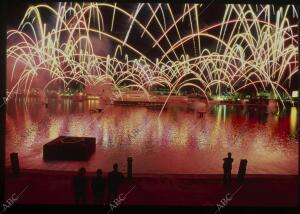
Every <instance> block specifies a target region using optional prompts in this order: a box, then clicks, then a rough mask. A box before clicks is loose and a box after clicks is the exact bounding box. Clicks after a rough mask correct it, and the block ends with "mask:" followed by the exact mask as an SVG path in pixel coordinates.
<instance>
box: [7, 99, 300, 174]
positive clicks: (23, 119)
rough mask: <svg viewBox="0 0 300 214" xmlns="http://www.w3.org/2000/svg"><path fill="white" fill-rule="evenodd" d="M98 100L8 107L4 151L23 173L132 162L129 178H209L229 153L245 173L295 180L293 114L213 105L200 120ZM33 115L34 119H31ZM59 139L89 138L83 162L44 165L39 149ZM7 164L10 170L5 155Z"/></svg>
mask: <svg viewBox="0 0 300 214" xmlns="http://www.w3.org/2000/svg"><path fill="white" fill-rule="evenodd" d="M99 105H101V103H100V102H99V101H84V102H74V101H72V100H68V99H66V100H62V101H55V100H53V101H51V103H49V106H48V108H45V106H44V105H42V104H40V102H31V103H30V106H29V107H28V108H27V109H25V108H24V105H23V102H19V101H16V102H15V101H11V102H10V103H9V104H8V108H7V109H8V112H7V121H6V126H7V130H6V140H7V146H6V149H7V151H6V152H7V153H6V154H9V153H10V152H18V153H19V157H20V160H21V163H22V167H24V168H32V169H51V170H76V169H77V168H78V167H79V166H85V167H86V168H87V170H89V171H94V170H96V169H97V168H99V167H101V168H102V169H103V170H104V171H109V170H110V169H111V165H112V163H114V162H118V163H119V164H120V166H121V170H124V171H126V159H127V157H128V156H132V157H133V158H134V172H135V173H166V174H172V173H178V174H179V173H180V174H201V173H202V174H216V173H221V172H222V158H223V157H224V156H226V154H227V152H228V151H230V152H232V154H233V157H234V159H235V162H234V165H233V171H234V173H237V171H238V165H239V160H240V159H244V158H246V159H247V160H248V163H249V165H248V173H254V174H297V169H298V165H297V163H298V143H297V139H296V131H297V127H298V124H297V114H298V112H297V111H298V110H297V109H296V108H294V107H293V108H291V109H290V110H280V111H279V112H278V113H276V114H273V113H268V109H267V108H266V107H259V108H257V107H242V106H225V105H220V106H215V107H214V108H212V110H211V112H209V113H207V114H205V116H204V117H203V118H200V117H199V116H198V115H197V114H195V112H189V111H185V110H179V109H176V108H172V109H169V110H166V111H163V113H162V114H161V116H160V118H159V120H157V116H158V114H159V111H155V110H150V109H146V108H141V107H121V106H114V105H107V106H103V108H104V111H103V112H101V113H94V112H92V111H90V109H93V108H97V107H98V106H99ZM37 112H38V113H37ZM59 135H70V136H91V137H93V136H94V137H96V139H97V141H96V142H97V147H96V153H95V154H94V155H93V156H92V158H91V159H90V160H89V161H87V162H67V163H66V162H60V161H57V162H48V163H46V162H44V161H43V159H42V146H43V144H45V143H47V142H48V141H50V140H52V139H54V138H56V137H57V136H59ZM6 164H8V165H9V164H10V161H9V155H7V156H6Z"/></svg>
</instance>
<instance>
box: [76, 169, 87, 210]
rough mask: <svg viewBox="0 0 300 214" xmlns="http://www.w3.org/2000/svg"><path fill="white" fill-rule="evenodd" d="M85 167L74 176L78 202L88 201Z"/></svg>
mask: <svg viewBox="0 0 300 214" xmlns="http://www.w3.org/2000/svg"><path fill="white" fill-rule="evenodd" d="M85 172H86V171H85V168H83V167H82V168H80V169H79V171H78V175H76V176H75V177H74V192H75V202H76V204H79V203H83V204H84V203H85V202H86V187H87V177H86V176H85Z"/></svg>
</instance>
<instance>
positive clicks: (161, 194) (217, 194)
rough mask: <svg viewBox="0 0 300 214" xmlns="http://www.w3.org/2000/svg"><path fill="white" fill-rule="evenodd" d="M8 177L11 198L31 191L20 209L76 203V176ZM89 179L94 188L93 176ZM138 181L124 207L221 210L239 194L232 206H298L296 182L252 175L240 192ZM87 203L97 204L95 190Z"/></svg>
mask: <svg viewBox="0 0 300 214" xmlns="http://www.w3.org/2000/svg"><path fill="white" fill-rule="evenodd" d="M9 171H10V170H7V174H6V190H5V192H6V198H10V197H11V195H12V194H13V193H15V194H16V195H18V194H19V193H20V192H22V190H23V189H24V188H26V187H27V186H28V185H30V186H28V188H27V189H26V190H25V191H24V192H23V194H22V195H21V196H20V197H19V200H18V201H17V203H18V204H73V203H74V200H73V199H74V198H73V189H72V177H73V175H74V174H75V172H74V173H70V172H54V171H37V170H30V171H29V170H26V171H22V174H21V175H20V176H19V177H14V176H12V175H10V174H9ZM87 175H88V177H89V182H90V180H91V179H90V177H91V176H92V174H91V173H87ZM104 176H105V177H106V174H104ZM134 177H135V178H134V180H133V181H131V182H129V181H126V182H125V183H124V184H123V185H122V187H121V188H120V191H119V193H122V194H123V195H122V196H123V197H124V195H125V194H126V193H128V191H129V190H130V189H132V191H131V192H130V193H128V194H127V196H126V199H125V200H124V201H122V204H121V205H176V206H178V205H180V206H181V205H183V206H216V205H217V204H220V201H221V200H222V199H223V198H225V196H226V194H227V193H233V192H235V191H237V190H238V191H237V192H236V194H235V195H234V196H233V197H232V200H231V201H229V202H228V204H227V206H268V207H269V206H292V207H294V206H297V199H298V190H299V188H298V187H299V186H298V185H299V184H298V180H297V176H278V175H276V176H275V175H264V176H262V175H248V177H247V179H246V182H245V183H244V184H243V185H242V186H241V187H240V185H239V184H238V183H237V182H236V181H235V180H233V182H232V186H231V188H228V187H225V186H224V185H223V184H222V176H221V175H134ZM233 177H235V176H233ZM89 184H90V183H89ZM87 203H89V204H92V203H93V198H92V194H91V189H90V188H88V196H87Z"/></svg>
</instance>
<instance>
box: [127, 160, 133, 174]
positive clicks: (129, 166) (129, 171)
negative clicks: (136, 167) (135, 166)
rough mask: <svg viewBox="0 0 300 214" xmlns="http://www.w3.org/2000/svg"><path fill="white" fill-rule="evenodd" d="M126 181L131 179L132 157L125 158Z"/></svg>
mask: <svg viewBox="0 0 300 214" xmlns="http://www.w3.org/2000/svg"><path fill="white" fill-rule="evenodd" d="M127 179H128V180H131V179H132V157H128V158H127Z"/></svg>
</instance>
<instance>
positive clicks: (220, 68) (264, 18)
mask: <svg viewBox="0 0 300 214" xmlns="http://www.w3.org/2000/svg"><path fill="white" fill-rule="evenodd" d="M205 8H206V7H205V6H203V5H202V4H185V5H183V6H182V14H181V15H180V16H177V17H176V16H175V13H174V12H173V11H172V7H171V5H169V4H157V5H152V4H136V8H135V10H134V12H133V13H132V14H131V13H130V12H128V11H126V10H124V9H122V7H121V6H119V5H118V4H116V3H112V4H109V3H84V4H78V3H76V4H70V3H60V4H59V5H58V7H57V8H54V7H50V6H48V5H45V4H41V5H36V6H32V7H30V8H29V9H28V10H27V12H26V14H25V16H24V18H23V20H22V22H21V23H20V25H19V28H18V29H13V30H9V31H8V37H7V39H8V41H10V40H11V41H14V42H13V44H11V45H10V46H9V47H8V49H7V58H11V59H12V60H13V61H14V66H13V69H12V71H11V72H12V73H11V77H12V78H13V77H14V75H17V74H15V69H16V66H17V65H18V63H21V64H22V65H24V70H23V71H22V73H21V74H19V75H18V78H17V82H16V83H14V84H13V87H12V88H11V90H10V91H9V93H8V97H10V96H12V95H13V94H18V93H19V92H20V91H22V92H25V93H26V94H27V96H28V94H29V91H30V89H31V86H32V81H33V80H34V79H35V78H37V75H38V74H39V73H41V72H47V73H48V74H49V75H50V77H51V81H49V82H48V83H47V84H46V85H44V86H43V90H46V89H47V88H48V87H49V86H50V85H51V84H55V83H60V84H62V85H63V87H64V88H65V89H66V88H68V87H69V85H70V83H72V82H77V83H81V84H83V85H85V86H94V85H96V84H101V83H103V84H104V83H105V84H107V82H109V84H111V86H112V87H113V88H115V89H117V91H118V93H117V95H116V97H119V98H122V93H121V88H122V87H123V88H124V84H125V83H126V86H125V88H129V89H133V88H135V89H138V90H141V91H143V92H144V93H145V94H146V95H147V96H148V97H149V96H150V90H151V88H153V87H154V86H160V87H165V88H167V89H168V90H169V91H170V94H169V96H170V95H171V93H179V92H180V90H183V88H186V87H189V88H194V89H196V90H198V91H199V92H200V93H201V94H203V96H205V97H206V98H207V97H208V94H221V93H222V92H223V91H224V90H225V91H228V90H229V91H230V92H232V93H235V92H239V91H243V90H245V89H247V88H253V89H255V90H256V91H258V90H259V88H263V89H264V90H269V91H271V92H272V93H273V94H274V95H275V97H277V98H278V99H280V100H281V101H282V94H285V95H286V96H287V97H289V99H290V101H292V98H291V96H290V94H289V92H288V90H287V88H288V87H290V85H291V79H292V77H293V75H294V74H295V73H296V72H297V70H298V62H297V56H298V41H297V37H298V35H297V24H290V21H289V19H288V15H289V16H292V17H293V18H298V14H297V11H296V8H295V7H294V6H292V5H287V6H285V7H280V8H279V9H278V10H275V9H274V7H273V6H271V5H263V6H262V5H257V6H255V7H253V6H251V5H225V10H224V15H223V20H222V21H221V22H219V23H215V24H213V25H211V26H205V27H201V19H199V14H201V10H202V9H205ZM42 10H43V11H44V10H46V11H47V12H48V13H51V14H52V15H53V16H54V20H55V24H54V26H52V25H51V24H49V23H47V22H46V21H44V17H43V16H42V15H41V14H42V12H41V11H42ZM103 10H111V14H112V15H111V17H110V19H109V20H105V16H104V15H103ZM145 12H147V13H148V14H149V13H150V16H149V17H148V19H147V20H140V18H139V17H140V16H139V14H142V13H145ZM203 12H204V11H203ZM159 14H160V15H159ZM115 16H120V17H124V19H125V20H126V19H128V20H129V22H128V26H126V27H127V31H126V32H125V34H124V35H125V36H124V35H123V36H118V34H115V33H114V30H115V29H116V23H115V20H116V17H115ZM167 19H168V21H171V23H168V21H167ZM183 21H189V22H190V24H189V26H190V33H188V34H186V33H183V32H181V28H180V26H179V24H180V23H181V22H183ZM153 24H156V27H157V28H156V29H159V30H160V36H157V35H156V34H155V33H153V32H151V28H150V26H151V25H153ZM135 28H139V31H138V32H140V35H139V37H138V39H147V41H148V40H150V42H151V44H152V47H153V48H157V49H158V50H159V51H160V52H161V54H160V55H159V56H158V57H157V59H156V60H152V59H151V58H150V57H149V56H147V54H143V52H144V51H145V50H143V49H141V48H139V49H138V48H136V46H134V44H131V43H132V42H131V43H130V41H132V39H130V37H131V36H133V33H132V31H133V29H135ZM212 31H214V32H216V31H218V32H219V35H215V33H212ZM172 32H173V34H171V33H172ZM174 32H176V33H174ZM95 35H97V39H99V40H103V39H104V38H105V39H108V40H110V41H113V42H114V43H116V44H118V45H117V46H116V48H115V50H114V51H113V52H112V53H113V54H111V55H106V56H103V55H98V54H96V53H95V51H94V48H95V47H94V45H93V43H94V40H93V39H91V38H92V37H95ZM171 35H172V36H174V35H176V36H177V37H178V38H177V40H175V42H173V43H172V41H171V40H170V36H171ZM121 37H122V38H121ZM146 37H147V38H146ZM202 38H206V39H209V40H211V41H212V42H213V43H215V48H214V49H213V48H211V49H210V50H209V49H208V48H204V47H203V46H202V45H203V44H202V42H201V43H200V41H201V39H202ZM15 41H17V42H15ZM166 42H167V43H166ZM166 44H167V47H166ZM188 44H192V47H193V49H194V50H193V52H194V55H191V56H190V55H188V54H186V51H187V50H188V47H187V45H188ZM179 49H180V51H179ZM179 52H180V53H181V52H183V54H182V55H180V56H179V55H178V53H179ZM124 53H125V54H124ZM128 53H132V54H134V55H136V56H138V57H134V58H131V57H129V54H128ZM174 57H175V58H174ZM9 81H10V80H9ZM166 102H167V100H166ZM282 103H283V101H282Z"/></svg>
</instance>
